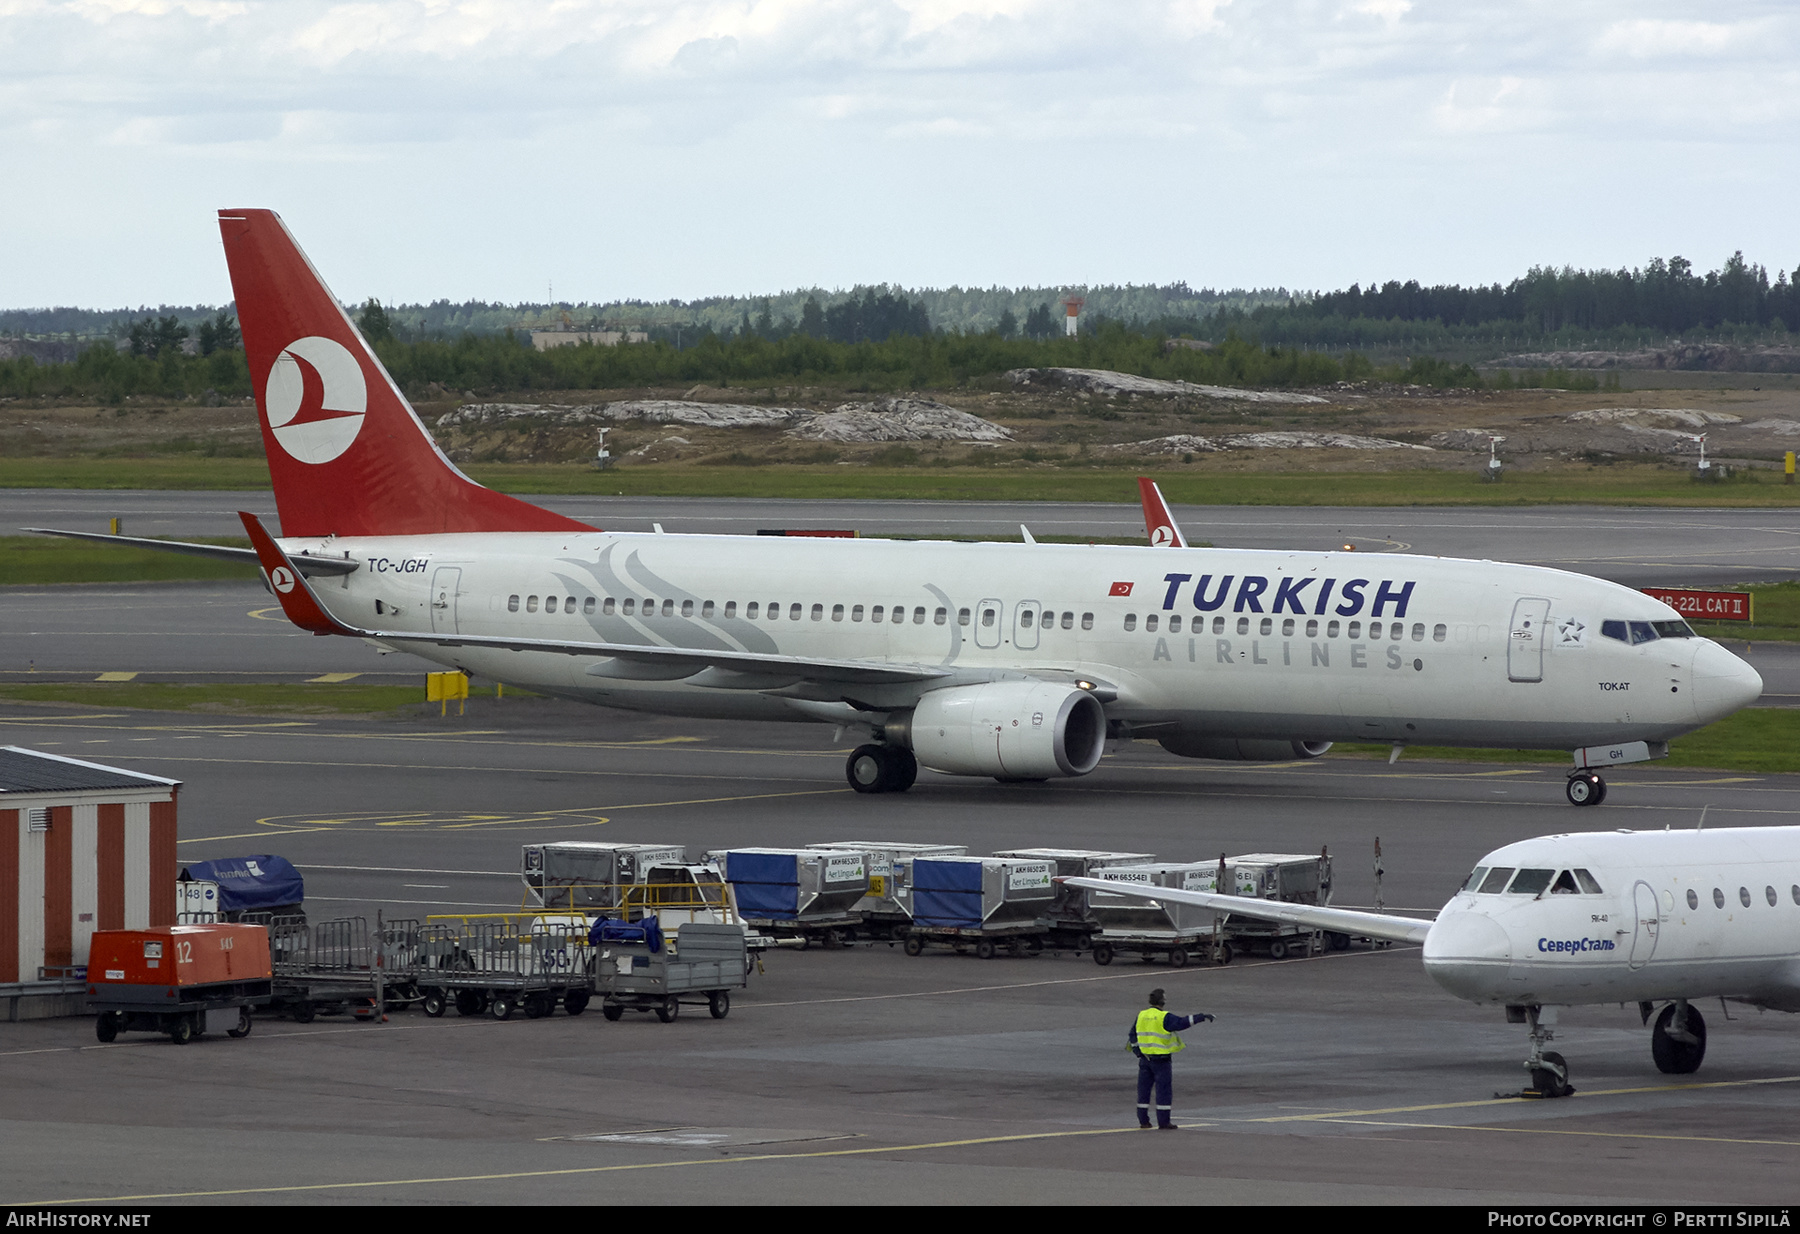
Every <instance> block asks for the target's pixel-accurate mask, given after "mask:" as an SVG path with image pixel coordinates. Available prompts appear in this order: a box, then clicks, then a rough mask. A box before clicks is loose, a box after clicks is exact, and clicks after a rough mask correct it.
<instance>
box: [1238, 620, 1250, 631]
mask: <svg viewBox="0 0 1800 1234" xmlns="http://www.w3.org/2000/svg"><path fill="white" fill-rule="evenodd" d="M1237 630H1238V633H1239V634H1248V633H1250V619H1249V618H1248V617H1239V618H1238V627H1237Z"/></svg>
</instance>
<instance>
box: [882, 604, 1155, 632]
mask: <svg viewBox="0 0 1800 1234" xmlns="http://www.w3.org/2000/svg"><path fill="white" fill-rule="evenodd" d="M875 612H876V613H877V614H879V613H880V612H881V610H880V609H876V610H875ZM994 616H995V610H994V609H991V608H984V609H982V610H981V624H982V626H983V627H988V626H992V625H993V624H994ZM875 620H877V621H880V620H881V618H880V617H879V616H877V617H876V618H875ZM1125 628H1126V629H1127V630H1129V629H1131V627H1130V626H1126V627H1125Z"/></svg>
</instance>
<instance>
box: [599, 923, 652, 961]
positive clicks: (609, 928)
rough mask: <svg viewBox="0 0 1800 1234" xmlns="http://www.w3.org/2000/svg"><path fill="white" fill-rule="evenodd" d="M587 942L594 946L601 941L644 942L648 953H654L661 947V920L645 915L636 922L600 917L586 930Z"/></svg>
mask: <svg viewBox="0 0 1800 1234" xmlns="http://www.w3.org/2000/svg"><path fill="white" fill-rule="evenodd" d="M588 942H589V943H591V944H593V945H594V946H596V947H598V946H599V945H600V944H601V943H644V944H647V945H648V946H649V948H650V953H651V954H652V955H655V954H657V953H658V952H660V951H661V950H662V947H663V932H662V922H660V921H658V920H657V919H656V918H654V917H645V918H643V919H642V920H641V921H637V922H630V921H618V920H615V919H614V918H612V917H601V918H600V919H599V920H597V921H595V922H594V924H593V927H592V928H591V929H590V930H588Z"/></svg>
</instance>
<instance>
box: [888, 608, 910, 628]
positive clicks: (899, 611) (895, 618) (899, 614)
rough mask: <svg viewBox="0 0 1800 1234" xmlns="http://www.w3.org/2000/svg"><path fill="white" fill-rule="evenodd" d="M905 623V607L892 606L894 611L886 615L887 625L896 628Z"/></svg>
mask: <svg viewBox="0 0 1800 1234" xmlns="http://www.w3.org/2000/svg"><path fill="white" fill-rule="evenodd" d="M905 621H906V605H904V604H896V605H894V611H893V612H891V613H889V614H888V624H889V625H891V626H897V625H901V624H902V623H904V622H905Z"/></svg>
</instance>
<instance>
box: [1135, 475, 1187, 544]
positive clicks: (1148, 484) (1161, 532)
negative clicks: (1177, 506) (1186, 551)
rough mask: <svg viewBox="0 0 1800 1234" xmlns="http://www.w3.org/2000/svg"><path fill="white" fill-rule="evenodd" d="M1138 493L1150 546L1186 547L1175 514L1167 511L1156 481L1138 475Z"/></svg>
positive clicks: (1167, 505) (1167, 508)
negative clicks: (1142, 500)
mask: <svg viewBox="0 0 1800 1234" xmlns="http://www.w3.org/2000/svg"><path fill="white" fill-rule="evenodd" d="M1138 494H1139V495H1140V496H1141V497H1142V498H1143V499H1144V531H1145V533H1146V534H1148V535H1149V537H1150V545H1151V547H1152V548H1186V547H1187V546H1188V544H1187V537H1185V536H1183V535H1182V534H1181V528H1180V527H1179V526H1177V525H1176V523H1175V516H1174V515H1173V514H1170V513H1169V503H1168V502H1166V501H1164V500H1163V495H1162V490H1161V489H1159V488H1157V487H1156V481H1154V480H1152V479H1151V478H1150V477H1149V476H1139V477H1138Z"/></svg>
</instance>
